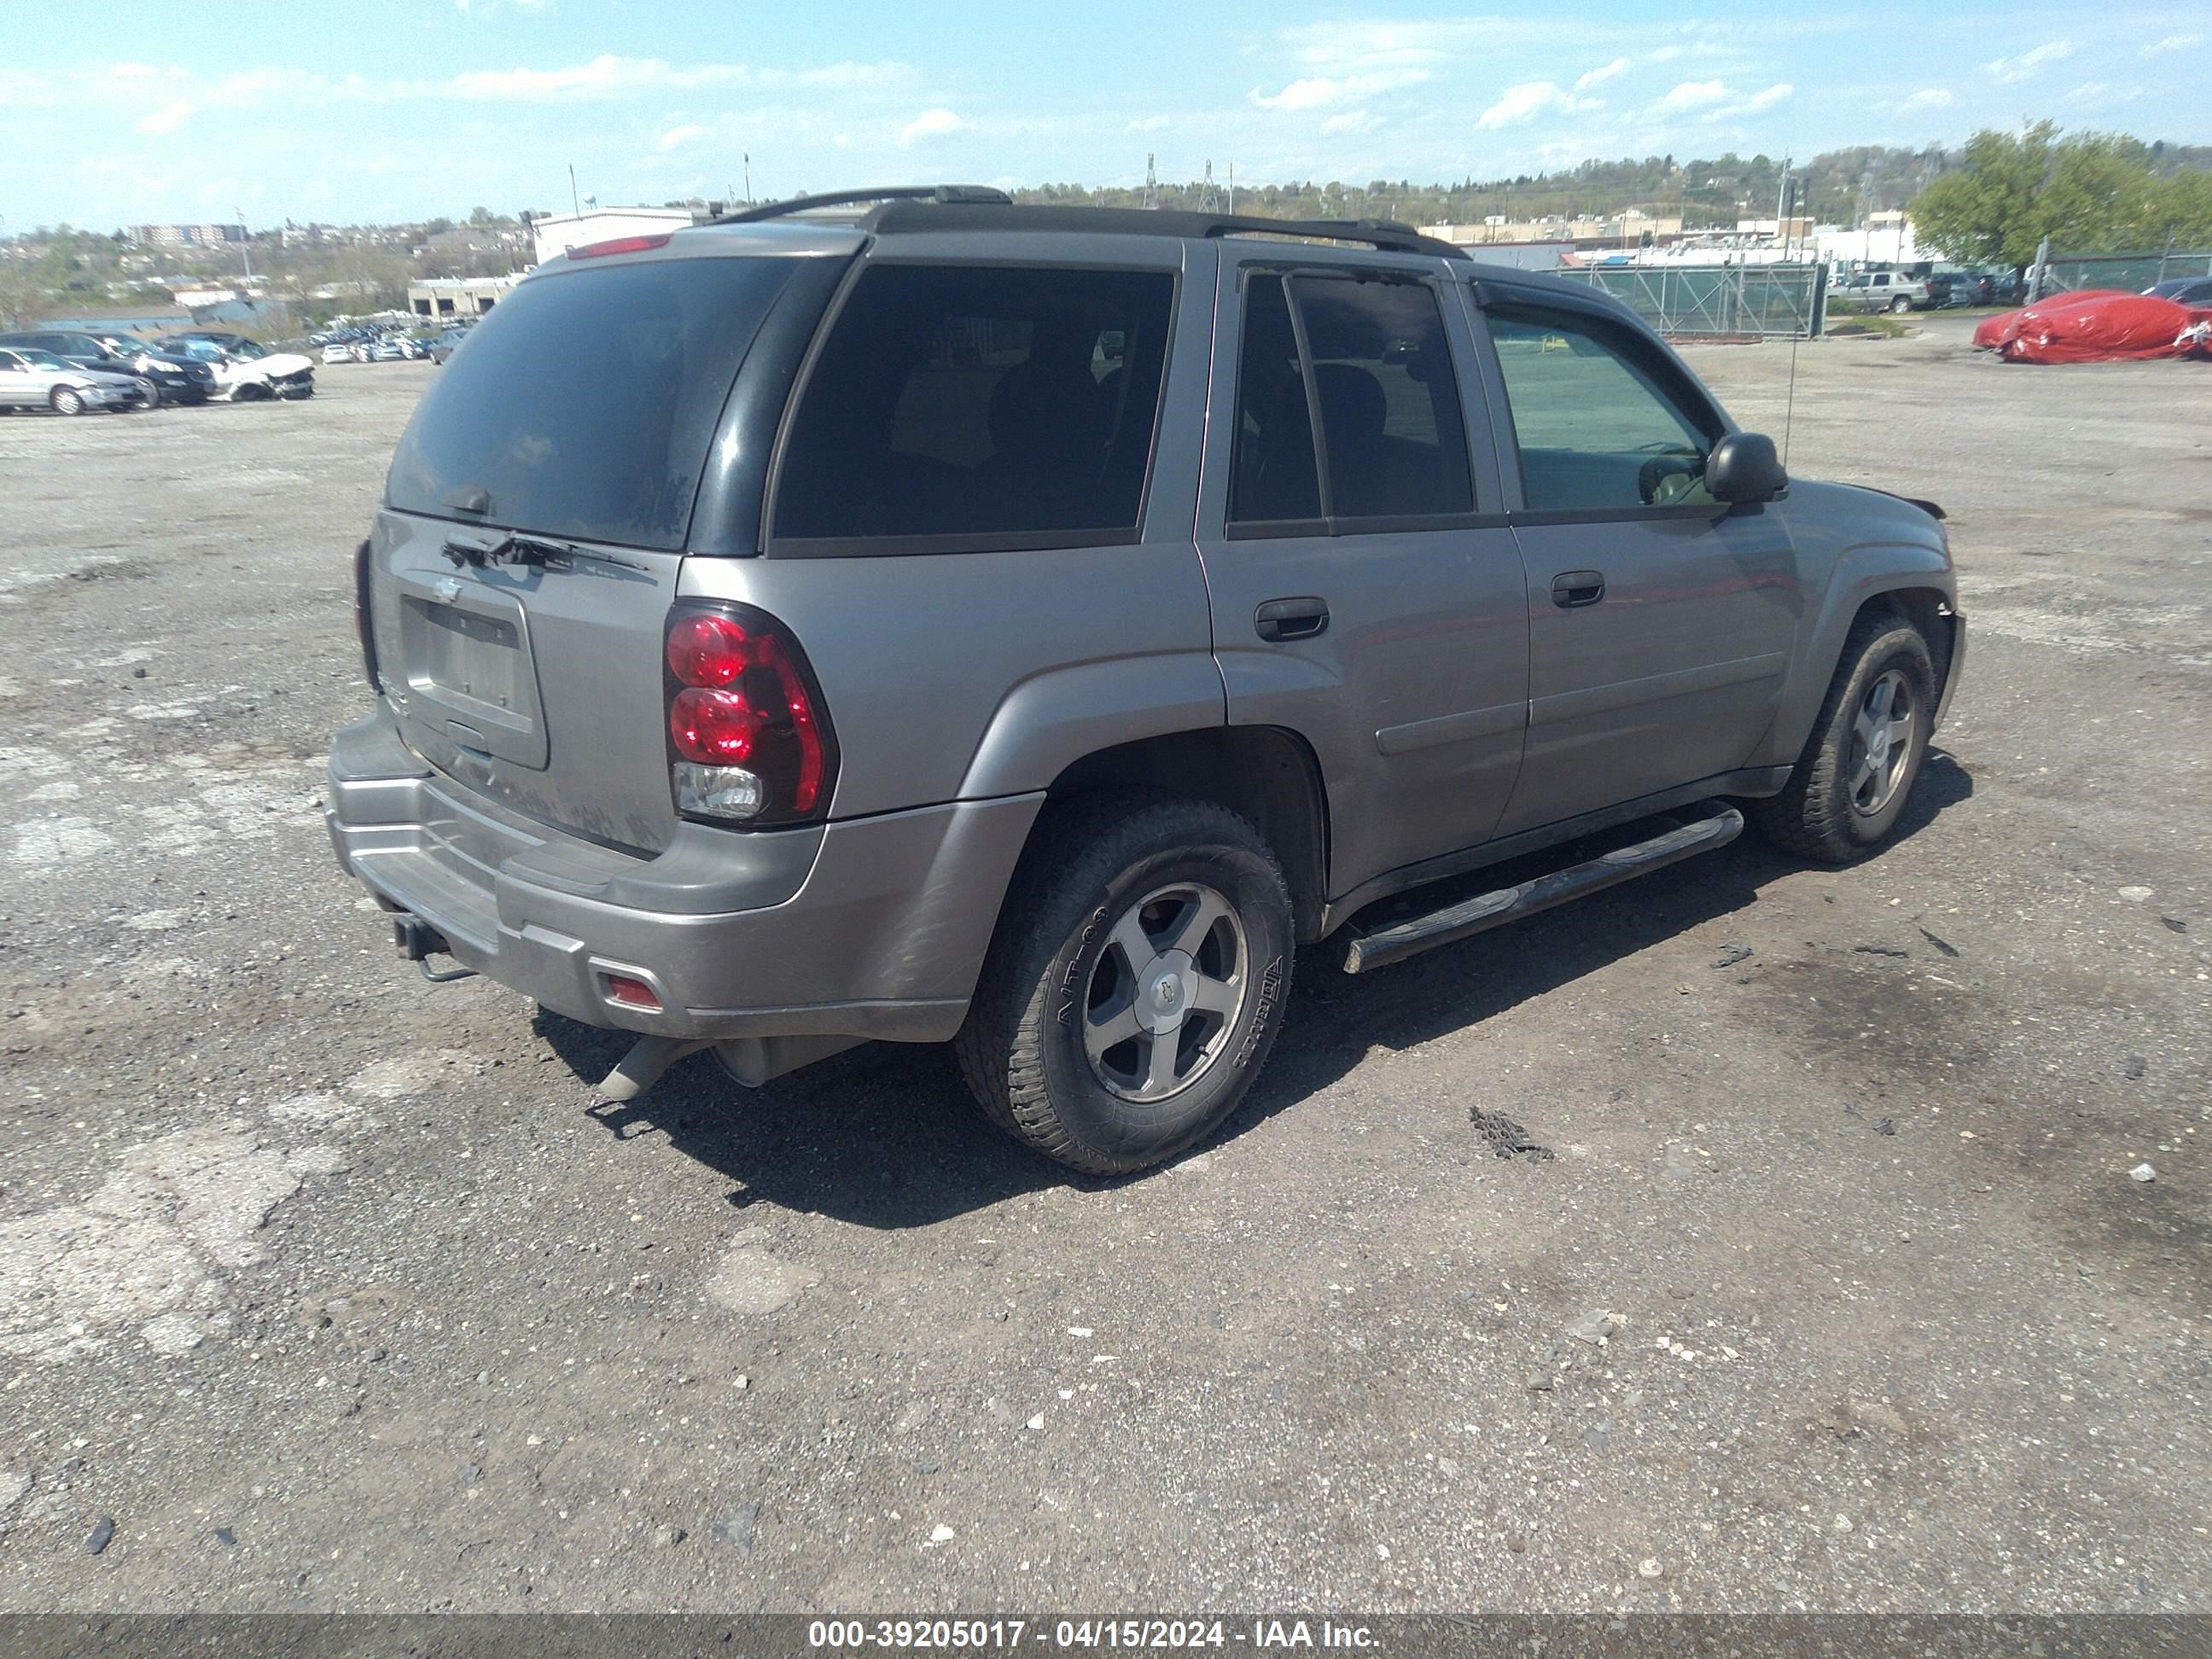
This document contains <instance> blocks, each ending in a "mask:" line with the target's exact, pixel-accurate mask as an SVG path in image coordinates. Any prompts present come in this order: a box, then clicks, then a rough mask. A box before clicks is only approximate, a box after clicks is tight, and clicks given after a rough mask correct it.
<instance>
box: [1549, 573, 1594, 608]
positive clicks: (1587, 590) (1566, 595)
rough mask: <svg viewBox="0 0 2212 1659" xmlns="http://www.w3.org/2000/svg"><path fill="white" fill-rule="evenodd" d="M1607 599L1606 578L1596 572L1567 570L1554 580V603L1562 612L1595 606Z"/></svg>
mask: <svg viewBox="0 0 2212 1659" xmlns="http://www.w3.org/2000/svg"><path fill="white" fill-rule="evenodd" d="M1604 597H1605V576H1604V574H1602V573H1601V572H1599V571H1595V570H1565V571H1562V572H1560V573H1559V574H1558V575H1556V576H1554V577H1553V578H1552V603H1553V605H1558V606H1559V609H1560V610H1562V611H1571V610H1573V609H1574V608H1575V607H1576V606H1577V605H1595V604H1596V603H1597V602H1598V601H1599V600H1600V599H1603V598H1604Z"/></svg>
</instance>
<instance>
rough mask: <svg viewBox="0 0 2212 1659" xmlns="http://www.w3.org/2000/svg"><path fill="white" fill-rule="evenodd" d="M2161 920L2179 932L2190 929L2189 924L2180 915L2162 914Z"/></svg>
mask: <svg viewBox="0 0 2212 1659" xmlns="http://www.w3.org/2000/svg"><path fill="white" fill-rule="evenodd" d="M2159 921H2160V923H2161V924H2162V925H2163V926H2165V927H2169V928H2171V929H2172V931H2173V932H2175V933H2187V932H2188V931H2189V924H2188V923H2187V922H2185V921H2183V920H2182V919H2181V918H2180V917H2179V916H2160V918H2159Z"/></svg>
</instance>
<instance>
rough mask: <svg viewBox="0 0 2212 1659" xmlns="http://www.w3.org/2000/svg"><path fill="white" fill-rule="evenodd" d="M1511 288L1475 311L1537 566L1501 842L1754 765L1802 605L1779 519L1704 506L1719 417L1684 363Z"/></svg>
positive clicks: (1598, 317) (1620, 330)
mask: <svg viewBox="0 0 2212 1659" xmlns="http://www.w3.org/2000/svg"><path fill="white" fill-rule="evenodd" d="M1523 292H1525V291H1523ZM1512 293H1513V290H1510V289H1502V288H1501V289H1496V290H1493V291H1492V295H1491V296H1490V297H1489V299H1488V301H1487V303H1486V304H1485V306H1484V307H1483V308H1482V311H1481V313H1480V314H1481V315H1482V317H1483V319H1485V320H1486V323H1487V337H1488V343H1489V348H1490V353H1491V356H1492V361H1493V362H1494V363H1495V364H1496V369H1497V373H1496V377H1495V383H1496V384H1497V386H1498V387H1499V389H1500V391H1501V392H1502V394H1503V396H1502V398H1501V405H1502V406H1501V408H1500V410H1499V411H1498V413H1499V420H1498V427H1499V429H1500V433H1501V437H1502V439H1503V446H1502V448H1503V454H1502V464H1503V465H1504V467H1505V468H1506V469H1508V470H1509V478H1508V487H1509V489H1513V490H1514V491H1515V492H1516V494H1517V496H1518V500H1517V501H1516V503H1515V507H1514V511H1513V513H1512V522H1513V526H1514V534H1515V536H1516V538H1517V539H1518V541H1519V544H1520V548H1521V552H1522V557H1523V559H1524V561H1525V562H1526V563H1527V566H1528V591H1527V594H1526V605H1527V614H1528V649H1529V664H1528V752H1527V754H1526V757H1524V759H1523V760H1522V767H1521V775H1520V780H1519V782H1518V783H1517V785H1516V787H1515V790H1514V794H1513V799H1512V803H1511V805H1510V806H1509V807H1508V808H1507V809H1506V811H1505V814H1504V818H1503V819H1502V820H1501V822H1500V823H1498V834H1500V835H1512V834H1515V833H1517V832H1519V831H1521V830H1524V829H1535V828H1537V827H1539V826H1541V825H1544V824H1549V823H1557V822H1559V820H1561V819H1565V818H1570V817H1575V816H1577V815H1578V814H1580V813H1583V812H1588V811H1595V810H1596V809H1598V808H1601V807H1605V806H1611V805H1616V804H1619V803H1621V802H1625V801H1629V800H1633V799H1638V798H1639V797H1641V796H1644V795H1650V794H1655V793H1659V792H1661V791H1662V790H1667V789H1670V788H1673V787H1676V786H1679V785H1682V784H1687V783H1692V782H1696V781H1700V780H1703V779H1706V778H1711V777H1715V776H1717V775H1720V774H1723V773H1726V772H1728V771H1730V770H1731V769H1735V768H1737V767H1741V766H1742V765H1743V764H1745V763H1746V762H1747V759H1748V758H1749V757H1750V756H1751V754H1752V752H1753V750H1754V749H1755V748H1756V747H1757V746H1758V744H1759V738H1760V737H1761V736H1762V735H1763V734H1764V733H1765V731H1766V728H1767V726H1769V724H1771V721H1772V720H1773V717H1774V709H1775V703H1776V700H1777V698H1778V696H1779V694H1780V692H1781V689H1782V680H1783V674H1784V670H1785V669H1786V668H1787V667H1788V666H1789V661H1790V645H1791V641H1792V640H1793V639H1794V638H1795V635H1796V627H1797V618H1798V614H1799V612H1800V611H1801V609H1802V592H1801V591H1800V587H1799V584H1798V577H1797V560H1796V550H1795V548H1794V546H1793V545H1792V544H1791V542H1790V533H1789V529H1788V526H1786V525H1785V524H1784V521H1783V515H1782V514H1781V513H1779V512H1777V511H1774V510H1772V509H1771V508H1767V507H1748V508H1740V509H1737V510H1735V511H1733V512H1732V511H1730V510H1729V509H1728V508H1726V507H1722V506H1720V505H1718V504H1717V503H1716V502H1715V501H1713V499H1712V497H1711V495H1707V494H1706V493H1705V487H1704V483H1703V472H1704V467H1705V455H1706V453H1707V452H1708V451H1709V450H1710V449H1711V447H1712V444H1713V442H1714V441H1715V440H1716V439H1717V438H1718V437H1719V436H1720V435H1721V434H1722V433H1723V431H1724V430H1725V429H1726V428H1725V423H1724V422H1723V419H1722V417H1721V415H1720V413H1719V411H1718V410H1716V409H1715V408H1714V407H1713V406H1712V404H1711V400H1710V399H1708V398H1706V397H1705V395H1704V393H1703V392H1702V391H1701V390H1700V389H1699V387H1698V386H1697V385H1696V384H1695V383H1694V382H1693V381H1692V380H1691V379H1690V378H1689V376H1688V375H1687V374H1686V373H1684V372H1683V370H1682V369H1681V368H1680V365H1679V364H1677V363H1676V362H1674V360H1673V359H1672V358H1671V357H1670V356H1668V354H1667V353H1665V352H1664V351H1662V350H1661V349H1658V347H1657V346H1656V344H1655V343H1653V342H1651V341H1650V338H1649V337H1647V336H1645V335H1644V334H1643V333H1642V332H1641V331H1639V330H1637V329H1635V328H1633V327H1632V326H1630V325H1627V324H1626V322H1623V321H1619V320H1615V319H1612V318H1611V317H1609V316H1607V315H1606V314H1605V313H1601V312H1597V311H1594V310H1593V311H1585V310H1583V309H1580V308H1573V307H1566V306H1564V305H1559V306H1553V305H1547V303H1545V302H1544V301H1543V300H1542V299H1541V298H1540V297H1533V296H1532V297H1529V298H1528V299H1526V300H1523V299H1519V298H1513V297H1510V295H1512Z"/></svg>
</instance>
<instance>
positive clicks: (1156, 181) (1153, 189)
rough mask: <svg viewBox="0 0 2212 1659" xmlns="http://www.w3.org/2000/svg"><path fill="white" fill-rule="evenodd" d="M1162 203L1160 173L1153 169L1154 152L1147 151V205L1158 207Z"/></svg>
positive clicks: (1148, 206)
mask: <svg viewBox="0 0 2212 1659" xmlns="http://www.w3.org/2000/svg"><path fill="white" fill-rule="evenodd" d="M1159 204H1160V175H1159V174H1158V173H1156V172H1154V171H1153V169H1152V151H1150V150H1146V152H1145V206H1146V207H1147V208H1158V206H1159Z"/></svg>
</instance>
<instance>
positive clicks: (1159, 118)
mask: <svg viewBox="0 0 2212 1659" xmlns="http://www.w3.org/2000/svg"><path fill="white" fill-rule="evenodd" d="M1172 125H1174V123H1173V122H1171V121H1170V120H1169V119H1168V118H1167V117H1166V116H1164V115H1147V116H1145V117H1143V118H1140V119H1139V120H1134V121H1132V122H1130V123H1129V125H1127V126H1126V127H1124V128H1122V129H1121V130H1122V131H1124V132H1165V131H1167V130H1168V128H1169V127H1170V126H1172Z"/></svg>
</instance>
